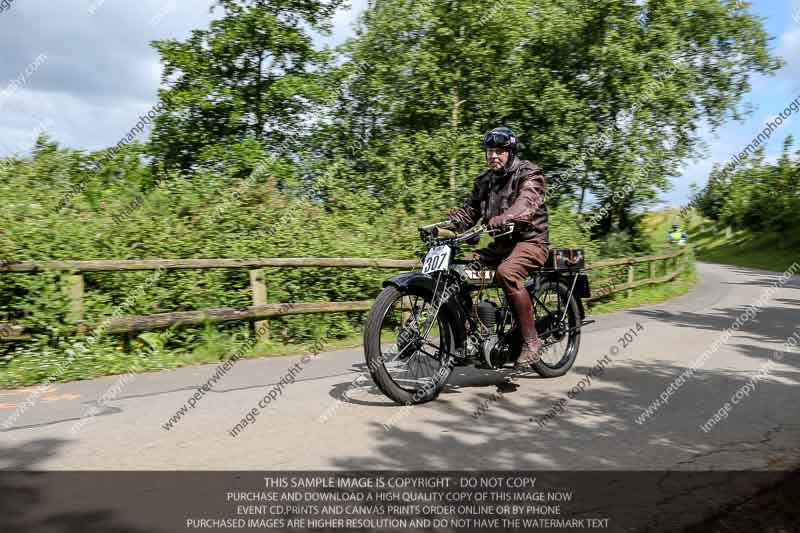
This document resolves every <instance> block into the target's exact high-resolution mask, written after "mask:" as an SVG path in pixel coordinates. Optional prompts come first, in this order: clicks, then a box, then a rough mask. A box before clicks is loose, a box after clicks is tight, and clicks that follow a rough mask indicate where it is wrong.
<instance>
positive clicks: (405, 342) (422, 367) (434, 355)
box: [364, 286, 453, 405]
mask: <svg viewBox="0 0 800 533" xmlns="http://www.w3.org/2000/svg"><path fill="white" fill-rule="evenodd" d="M452 339H453V335H452V327H451V324H450V323H449V316H448V314H447V312H446V311H445V308H444V307H443V306H442V307H441V309H438V310H437V309H436V306H435V305H434V302H432V295H431V293H430V292H429V291H426V290H424V289H422V288H420V287H407V288H404V289H402V290H401V289H398V288H397V287H394V286H389V287H386V288H385V289H384V290H383V292H381V294H380V295H379V296H378V298H377V299H376V300H375V303H374V304H373V305H372V308H371V309H370V311H369V314H368V315H367V324H366V327H365V329H364V357H365V359H366V363H367V367H368V368H369V372H370V375H371V376H372V380H373V381H374V382H375V384H376V385H377V387H378V388H379V389H380V390H381V392H383V393H384V394H385V395H386V396H387V397H389V398H390V399H392V400H394V401H395V402H396V403H398V404H402V405H415V404H420V403H424V402H427V401H430V400H433V399H434V398H436V397H437V396H438V395H439V392H441V390H442V389H443V388H444V386H445V384H446V383H447V379H448V378H449V377H450V373H451V372H452V364H451V363H450V361H449V358H450V353H451V348H452V344H453V343H452Z"/></svg>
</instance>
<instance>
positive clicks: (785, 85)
mask: <svg viewBox="0 0 800 533" xmlns="http://www.w3.org/2000/svg"><path fill="white" fill-rule="evenodd" d="M752 4H753V5H752V8H751V10H752V11H753V12H755V13H756V14H757V15H759V16H760V17H762V18H763V19H764V25H765V27H766V30H767V32H768V33H769V34H770V35H771V36H773V40H772V41H771V42H770V49H771V50H772V51H773V52H774V53H776V54H777V55H780V56H781V57H783V58H784V59H785V60H786V61H787V64H786V66H785V67H784V68H783V69H781V70H780V71H779V72H778V73H777V74H776V75H774V76H767V77H764V76H757V77H754V78H753V79H752V80H751V83H752V90H751V91H750V92H749V93H748V94H747V95H745V97H744V100H743V101H744V102H746V103H749V104H751V105H752V107H753V112H752V114H751V115H750V116H749V117H748V118H747V119H746V120H745V121H744V122H742V123H739V122H733V121H731V122H728V123H726V124H725V125H723V126H722V127H721V128H719V129H718V130H717V131H716V132H713V133H712V132H711V131H709V128H708V127H707V126H703V129H702V132H703V139H704V141H705V143H706V145H707V149H706V151H705V153H704V155H703V157H700V158H698V159H696V160H690V161H687V162H686V164H685V166H684V169H683V175H682V176H681V177H680V178H677V179H676V180H675V181H674V188H673V190H672V191H669V192H667V193H664V194H663V195H662V200H663V202H664V205H673V206H676V205H683V204H686V203H687V201H688V195H689V184H690V183H692V182H693V181H694V182H697V183H698V184H700V185H703V184H704V183H705V182H706V180H707V178H708V173H709V171H710V169H711V167H712V165H713V164H714V163H715V162H717V163H720V164H721V165H725V164H726V163H727V162H728V161H729V160H730V159H731V158H732V157H733V156H734V155H735V154H738V153H739V152H740V151H742V150H743V149H744V148H745V147H746V146H747V145H748V144H749V143H750V141H751V140H752V139H753V138H754V137H756V136H757V135H758V133H759V132H761V131H762V130H763V128H764V125H765V122H766V121H767V120H770V119H773V118H774V117H775V115H777V114H778V113H780V112H781V111H782V110H783V109H784V108H785V107H786V105H788V104H789V103H790V102H791V101H792V100H794V99H795V98H796V97H797V96H800V0H754V1H753V2H752ZM210 5H211V2H210V1H209V0H192V1H187V0H138V1H137V2H129V1H128V2H125V1H123V0H58V1H56V2H54V1H52V0H51V1H47V0H0V58H1V60H0V156H4V155H8V154H11V153H18V154H24V153H26V152H29V151H30V148H31V146H32V144H33V140H34V139H35V137H36V136H37V134H38V133H39V132H40V131H41V130H46V131H48V133H49V134H50V135H52V136H53V137H54V138H55V139H56V140H57V141H58V142H59V143H60V144H61V145H62V146H69V147H71V148H77V149H86V150H98V149H101V148H106V147H109V146H112V145H115V144H117V142H119V140H120V139H121V138H122V137H124V136H125V135H126V134H127V133H128V131H129V130H130V129H131V128H132V127H133V126H134V125H135V124H136V122H137V121H138V120H139V116H141V115H145V114H146V113H147V111H149V110H150V109H151V108H152V107H153V106H154V105H155V104H156V102H157V91H158V88H159V85H160V76H161V64H160V62H159V57H158V54H157V53H156V51H155V50H154V49H153V48H152V47H151V46H150V41H152V40H154V39H165V38H174V39H179V40H183V39H186V38H187V37H188V36H189V34H190V32H191V30H193V29H197V28H205V27H207V26H208V23H209V21H210V20H211V19H212V17H214V16H217V15H215V14H212V13H210V12H209V6H210ZM366 5H367V0H351V7H350V8H349V9H346V10H342V11H340V12H339V13H338V14H337V16H336V18H335V20H334V30H333V34H332V35H331V36H330V37H328V38H325V39H320V41H319V42H320V43H323V42H324V43H326V44H330V45H335V44H338V43H340V42H342V41H344V40H345V39H346V38H347V37H349V36H351V35H352V34H353V25H354V21H355V19H356V17H357V16H358V14H359V13H360V12H361V11H363V9H364V8H365V6H366ZM216 13H217V14H218V13H219V12H218V11H217V12H216ZM790 133H792V134H794V136H795V138H797V139H798V141H799V142H800V118H798V117H797V116H792V117H791V118H789V120H787V121H785V122H784V124H783V125H782V126H781V127H780V129H778V130H777V131H776V132H775V133H773V134H772V137H771V138H770V140H769V141H768V144H767V156H768V158H772V159H775V158H777V156H778V154H780V151H781V148H782V145H783V139H784V138H785V137H786V136H787V135H788V134H790ZM143 135H146V132H144V134H143Z"/></svg>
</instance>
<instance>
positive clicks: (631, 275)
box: [625, 264, 636, 298]
mask: <svg viewBox="0 0 800 533" xmlns="http://www.w3.org/2000/svg"><path fill="white" fill-rule="evenodd" d="M635 273H636V267H635V266H634V265H633V264H629V265H628V283H633V282H634V280H635V279H636V275H635ZM625 295H626V296H627V297H628V298H630V297H631V296H632V295H633V289H628V290H627V291H626V292H625Z"/></svg>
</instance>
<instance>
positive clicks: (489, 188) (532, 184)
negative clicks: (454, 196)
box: [449, 127, 550, 366]
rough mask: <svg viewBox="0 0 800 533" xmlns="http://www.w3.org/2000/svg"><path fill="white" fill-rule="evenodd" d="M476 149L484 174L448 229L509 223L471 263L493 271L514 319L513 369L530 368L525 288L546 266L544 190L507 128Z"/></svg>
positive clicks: (531, 332)
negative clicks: (482, 153) (517, 348)
mask: <svg viewBox="0 0 800 533" xmlns="http://www.w3.org/2000/svg"><path fill="white" fill-rule="evenodd" d="M481 146H482V147H483V148H484V150H486V164H487V166H488V169H487V170H486V171H484V172H483V173H481V174H480V175H479V176H478V177H477V178H475V183H474V185H473V188H472V193H471V195H470V197H469V199H468V200H467V202H466V203H465V204H464V206H463V207H460V208H456V209H451V210H450V211H449V215H450V220H451V221H452V222H453V225H454V226H455V227H456V228H457V229H459V230H462V231H463V230H464V229H466V228H469V227H471V226H473V225H474V224H476V223H477V221H478V219H480V218H483V220H484V221H488V223H487V224H488V226H489V228H490V229H503V228H504V227H505V226H506V224H508V223H513V224H514V231H513V233H511V234H509V235H507V236H503V237H498V238H496V239H495V240H494V241H493V242H492V243H491V244H490V245H489V246H488V247H487V248H484V249H481V250H478V251H477V252H475V254H474V255H473V256H472V258H471V259H473V260H475V259H477V260H479V261H480V262H481V264H483V265H485V266H489V267H496V273H495V277H496V279H497V282H498V284H499V285H500V286H501V287H502V288H503V290H504V292H505V294H506V297H507V298H508V300H509V301H510V302H511V304H512V306H513V308H514V311H515V312H516V315H517V321H518V322H519V325H520V330H521V333H522V339H523V342H522V351H521V353H520V356H519V358H518V359H517V361H516V364H515V366H523V365H530V364H532V363H535V362H537V361H538V360H539V359H540V358H541V349H542V344H543V343H542V340H541V339H540V338H539V336H538V334H537V332H536V325H535V323H534V316H533V304H532V302H531V297H530V295H529V294H528V291H527V290H525V287H524V283H525V280H526V279H527V277H528V276H529V275H530V274H531V272H532V271H533V270H535V269H537V268H539V267H542V266H543V265H544V264H545V262H546V261H547V256H548V255H549V251H550V241H549V234H548V229H547V207H546V206H545V205H544V196H545V190H546V187H547V184H546V180H545V176H544V174H543V173H542V170H541V168H539V167H538V166H537V165H535V164H533V163H531V162H530V161H525V160H523V159H520V158H519V157H518V156H517V152H518V150H519V146H518V143H517V136H516V134H515V133H514V132H513V131H512V130H511V129H509V128H506V127H500V128H495V129H493V130H491V131H490V132H489V133H487V134H486V136H485V137H484V139H483V143H482V144H481Z"/></svg>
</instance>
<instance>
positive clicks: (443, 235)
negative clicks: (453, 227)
mask: <svg viewBox="0 0 800 533" xmlns="http://www.w3.org/2000/svg"><path fill="white" fill-rule="evenodd" d="M433 235H434V236H435V237H438V238H439V239H455V238H456V236H457V235H458V234H457V233H456V232H455V231H450V230H449V229H444V228H435V229H434V230H433Z"/></svg>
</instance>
